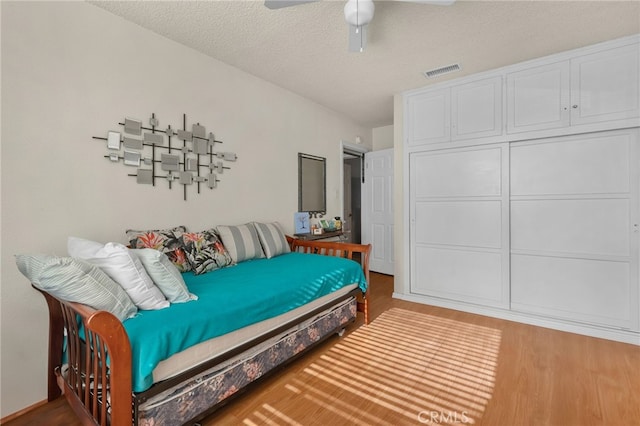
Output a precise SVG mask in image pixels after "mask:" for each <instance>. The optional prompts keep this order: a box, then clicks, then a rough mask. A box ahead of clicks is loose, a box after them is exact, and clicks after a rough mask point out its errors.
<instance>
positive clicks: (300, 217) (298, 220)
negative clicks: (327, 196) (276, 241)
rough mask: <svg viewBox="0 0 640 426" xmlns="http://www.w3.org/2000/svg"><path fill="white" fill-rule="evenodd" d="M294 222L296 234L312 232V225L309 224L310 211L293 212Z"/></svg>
mask: <svg viewBox="0 0 640 426" xmlns="http://www.w3.org/2000/svg"><path fill="white" fill-rule="evenodd" d="M293 223H294V228H295V233H296V234H308V233H309V232H311V227H310V226H309V213H307V212H296V213H294V214H293Z"/></svg>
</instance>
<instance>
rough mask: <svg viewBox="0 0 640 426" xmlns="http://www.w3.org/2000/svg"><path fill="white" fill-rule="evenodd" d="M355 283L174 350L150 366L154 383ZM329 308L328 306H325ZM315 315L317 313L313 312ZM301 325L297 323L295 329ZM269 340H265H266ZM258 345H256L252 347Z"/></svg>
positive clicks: (344, 291) (268, 329) (336, 295)
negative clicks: (153, 366)
mask: <svg viewBox="0 0 640 426" xmlns="http://www.w3.org/2000/svg"><path fill="white" fill-rule="evenodd" d="M357 287H358V285H357V284H350V285H348V286H345V287H343V288H341V289H339V290H336V291H334V292H333V293H331V294H327V295H325V296H322V297H320V298H319V299H316V300H314V301H312V302H309V303H307V304H306V305H303V306H300V307H298V308H296V309H293V310H291V311H289V312H285V313H284V314H282V315H278V316H276V317H273V318H270V319H268V320H265V321H261V322H258V323H255V324H252V325H249V326H247V327H244V328H241V329H239V330H236V331H234V332H231V333H227V334H225V335H222V336H219V337H215V338H213V339H209V340H206V341H204V342H201V343H198V344H197V345H194V346H192V347H190V348H187V349H185V350H184V351H181V352H178V353H177V354H174V355H172V356H171V357H169V358H167V359H165V360H163V361H160V363H159V364H158V365H157V366H156V368H155V369H154V370H153V382H154V383H157V382H160V381H162V380H166V379H169V378H171V377H173V376H176V375H178V374H180V373H183V372H185V371H187V370H188V369H190V368H191V367H194V366H196V365H198V364H200V363H202V362H205V361H207V360H210V359H212V358H215V357H216V356H218V355H221V354H223V353H225V352H227V351H229V350H231V349H233V348H236V347H238V346H240V345H242V344H244V343H246V342H247V341H249V340H251V339H254V338H255V337H256V336H260V335H263V334H266V333H269V332H271V331H273V330H275V329H276V328H278V327H279V326H281V325H282V324H285V323H287V322H289V321H291V320H294V319H296V318H300V317H302V316H304V315H305V314H307V313H309V312H311V311H313V310H314V309H316V308H318V307H320V306H322V305H324V304H326V303H327V302H330V301H331V300H334V299H338V298H340V297H341V296H344V295H345V294H347V293H349V292H350V291H352V290H354V289H355V288H357ZM327 310H329V309H327ZM323 313H324V312H322V313H319V314H318V315H322V314H323ZM316 317H317V316H316ZM314 319H315V318H313V317H312V318H310V319H309V320H308V321H305V323H306V322H311V321H313V320H314ZM300 326H301V325H299V326H298V329H299V327H300ZM289 332H290V330H287V331H285V332H283V333H281V334H279V335H276V336H274V337H273V338H272V339H269V341H271V340H274V339H275V340H277V339H279V338H281V337H282V336H283V335H286V334H288V333H289ZM265 344H268V342H265ZM254 349H258V348H254Z"/></svg>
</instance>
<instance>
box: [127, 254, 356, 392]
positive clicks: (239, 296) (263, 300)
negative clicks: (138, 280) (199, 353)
mask: <svg viewBox="0 0 640 426" xmlns="http://www.w3.org/2000/svg"><path fill="white" fill-rule="evenodd" d="M183 277H184V279H185V282H186V283H187V286H188V287H189V291H191V292H192V293H194V294H196V295H198V300H194V301H191V302H187V303H179V304H172V305H171V306H170V307H169V308H166V309H162V310H158V311H139V313H138V315H137V316H135V317H134V318H131V319H128V320H126V321H124V323H123V324H124V327H125V329H126V331H127V334H128V335H129V340H130V342H131V350H132V370H133V371H132V374H133V391H134V392H142V391H144V390H146V389H148V388H149V387H150V386H151V385H152V384H153V377H152V371H153V369H154V368H155V367H156V365H157V364H158V363H159V362H160V361H162V360H164V359H166V358H169V357H170V356H171V355H173V354H175V353H178V352H180V351H182V350H185V349H187V348H189V347H191V346H193V345H195V344H198V343H200V342H202V341H205V340H208V339H211V338H214V337H217V336H221V335H223V334H226V333H229V332H231V331H234V330H237V329H240V328H242V327H245V326H248V325H251V324H254V323H256V322H259V321H262V320H265V319H269V318H272V317H274V316H277V315H280V314H283V313H285V312H288V311H290V310H292V309H295V308H297V307H299V306H302V305H304V304H306V303H308V302H310V301H312V300H314V299H317V298H319V297H322V296H325V295H327V294H329V293H331V292H333V291H336V290H338V289H340V288H342V287H344V286H346V285H349V284H354V283H357V284H358V285H359V287H360V289H361V290H362V291H366V288H367V283H366V280H365V277H364V273H363V272H362V268H361V267H360V265H359V264H358V263H356V262H354V261H351V260H348V259H343V258H339V257H333V256H321V255H315V254H302V253H289V254H284V255H281V256H277V257H274V258H271V259H257V260H250V261H245V262H241V263H240V264H238V265H236V266H231V267H227V268H224V269H219V270H216V271H212V272H209V273H206V274H203V275H194V274H193V273H191V272H187V273H185V274H183Z"/></svg>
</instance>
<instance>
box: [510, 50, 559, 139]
mask: <svg viewBox="0 0 640 426" xmlns="http://www.w3.org/2000/svg"><path fill="white" fill-rule="evenodd" d="M569 79H570V67H569V62H568V61H566V62H560V63H556V64H550V65H544V66H540V67H534V68H529V69H526V70H523V71H517V72H512V73H509V74H507V132H508V133H517V132H529V131H534V130H546V129H555V128H558V127H565V126H568V125H569V117H570V116H571V112H570V111H569V109H570V99H569Z"/></svg>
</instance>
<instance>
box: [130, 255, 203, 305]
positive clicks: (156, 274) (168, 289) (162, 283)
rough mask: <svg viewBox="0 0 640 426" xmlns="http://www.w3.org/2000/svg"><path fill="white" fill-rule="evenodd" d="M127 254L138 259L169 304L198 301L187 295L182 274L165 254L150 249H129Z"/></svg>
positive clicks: (189, 294) (192, 295) (191, 295)
mask: <svg viewBox="0 0 640 426" xmlns="http://www.w3.org/2000/svg"><path fill="white" fill-rule="evenodd" d="M129 253H131V254H132V255H134V256H135V257H137V258H138V259H140V262H142V266H144V269H145V270H146V271H147V274H149V276H150V277H151V279H152V280H153V282H154V283H155V284H156V285H157V286H158V288H159V289H160V291H161V292H162V293H163V294H164V295H165V296H166V297H167V300H168V301H169V302H171V303H182V302H188V301H190V300H197V299H198V296H196V295H195V294H191V293H189V289H187V285H186V284H185V282H184V279H183V278H182V274H181V273H180V271H178V268H176V266H175V265H174V264H173V263H171V261H170V260H169V258H168V257H167V255H166V254H164V253H162V252H161V251H158V250H154V249H150V248H143V249H131V250H129Z"/></svg>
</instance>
